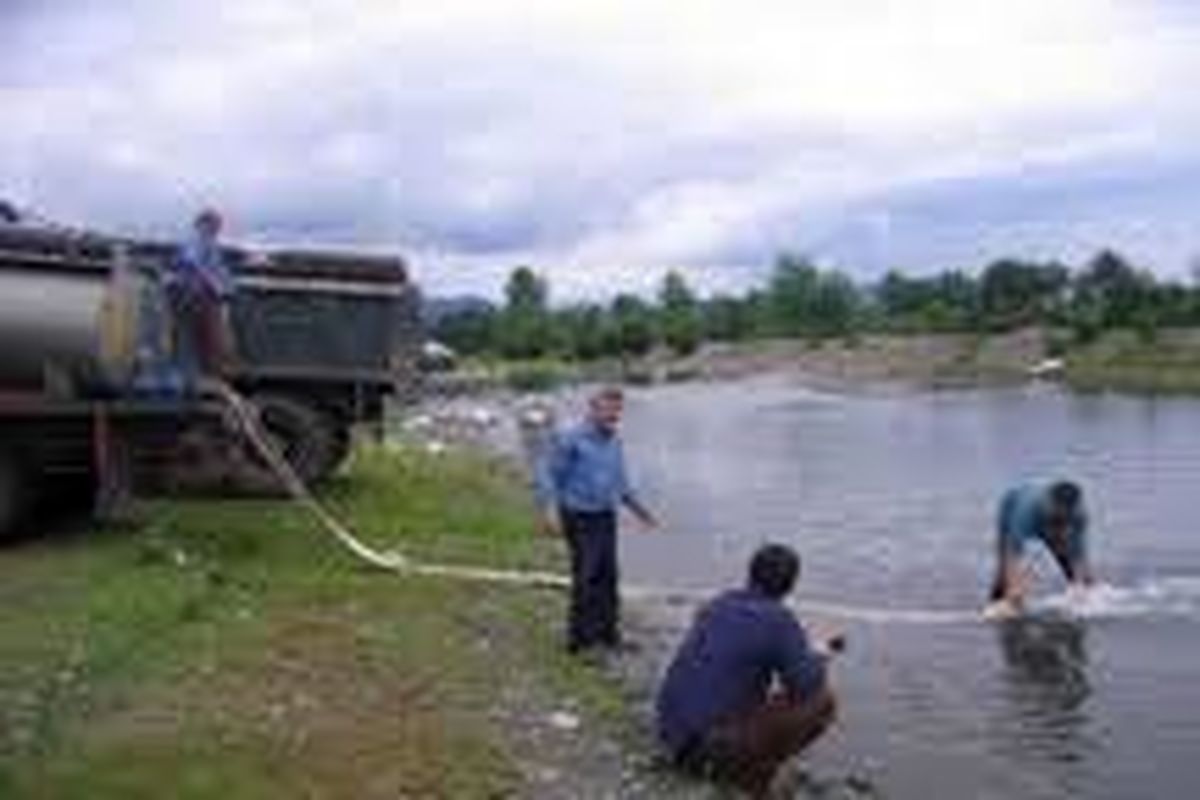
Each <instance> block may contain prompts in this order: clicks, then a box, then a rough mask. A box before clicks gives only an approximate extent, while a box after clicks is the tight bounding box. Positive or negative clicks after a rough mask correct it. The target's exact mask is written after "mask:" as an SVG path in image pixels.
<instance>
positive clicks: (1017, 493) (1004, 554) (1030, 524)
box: [987, 481, 1095, 615]
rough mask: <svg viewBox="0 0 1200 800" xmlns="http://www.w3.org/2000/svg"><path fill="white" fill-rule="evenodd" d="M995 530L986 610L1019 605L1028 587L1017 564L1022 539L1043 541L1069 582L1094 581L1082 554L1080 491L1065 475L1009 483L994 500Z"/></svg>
mask: <svg viewBox="0 0 1200 800" xmlns="http://www.w3.org/2000/svg"><path fill="white" fill-rule="evenodd" d="M996 533H997V541H996V544H997V547H996V577H995V578H994V579H993V581H992V591H991V596H990V598H989V599H990V600H991V603H990V605H989V606H988V610H987V613H988V614H990V615H1000V614H1006V613H1013V612H1017V611H1020V610H1021V607H1022V605H1023V604H1024V601H1025V595H1026V592H1027V590H1028V587H1027V586H1026V580H1027V579H1026V575H1025V570H1024V568H1023V567H1024V562H1023V560H1024V555H1025V545H1026V543H1028V542H1033V541H1038V542H1041V543H1042V544H1044V545H1045V546H1046V548H1047V549H1048V550H1049V551H1050V554H1051V555H1053V556H1054V560H1055V562H1056V563H1057V564H1058V567H1059V569H1061V570H1062V573H1063V576H1064V577H1065V578H1066V579H1067V580H1068V581H1069V582H1070V583H1071V584H1072V585H1073V586H1090V585H1092V583H1094V582H1095V576H1094V575H1093V574H1092V568H1091V564H1090V563H1089V562H1088V556H1087V512H1086V510H1085V509H1084V505H1083V491H1082V490H1081V489H1080V488H1079V486H1078V485H1077V484H1075V483H1072V482H1071V481H1058V482H1056V483H1052V484H1049V485H1047V486H1037V485H1024V486H1017V487H1015V488H1013V489H1009V490H1008V491H1007V492H1006V493H1005V494H1004V497H1003V499H1002V500H1001V501H1000V510H999V513H998V515H997V520H996Z"/></svg>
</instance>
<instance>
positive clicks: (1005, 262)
mask: <svg viewBox="0 0 1200 800" xmlns="http://www.w3.org/2000/svg"><path fill="white" fill-rule="evenodd" d="M1069 285H1070V271H1069V270H1068V269H1067V268H1066V267H1065V266H1063V265H1061V264H1055V263H1049V264H1037V263H1033V262H1027V261H1018V260H1016V259H1010V258H1006V259H1001V260H999V261H993V262H992V263H991V264H989V265H988V266H987V267H986V268H985V269H984V271H983V276H982V277H981V278H980V289H979V291H980V305H981V310H982V312H983V314H984V316H985V317H986V318H987V322H988V324H989V325H991V326H992V327H995V328H999V329H1006V328H1013V327H1017V326H1020V325H1028V324H1030V323H1034V322H1045V321H1046V320H1047V319H1049V318H1050V317H1052V316H1054V315H1055V314H1056V313H1057V312H1058V309H1059V308H1060V307H1061V306H1062V304H1063V302H1064V300H1065V296H1066V290H1067V288H1068V287H1069Z"/></svg>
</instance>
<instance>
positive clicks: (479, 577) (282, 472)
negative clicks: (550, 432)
mask: <svg viewBox="0 0 1200 800" xmlns="http://www.w3.org/2000/svg"><path fill="white" fill-rule="evenodd" d="M209 388H211V389H212V391H213V392H214V393H215V394H216V395H217V396H218V397H220V398H221V399H222V400H223V401H224V402H225V404H226V406H228V407H229V409H230V410H231V411H233V415H234V419H235V420H236V421H237V423H238V427H239V428H240V429H241V433H242V435H243V436H245V437H246V440H247V441H249V442H250V443H251V444H252V445H253V446H254V449H255V450H257V451H258V453H259V455H260V456H262V458H263V460H264V461H265V462H266V463H267V466H268V467H269V468H270V469H271V471H272V472H273V473H274V474H275V476H276V477H277V478H279V480H280V481H281V482H282V484H283V487H284V488H285V489H286V490H287V492H288V493H289V494H290V495H291V496H292V498H293V499H295V500H296V502H298V503H300V504H301V505H303V506H304V507H305V508H307V509H308V510H309V512H311V513H312V515H313V516H314V517H316V518H317V521H318V522H320V523H321V526H322V527H323V528H324V529H325V530H326V531H327V532H328V533H329V534H330V535H332V536H333V537H334V538H335V539H337V540H338V542H339V543H340V544H341V545H342V546H343V547H345V548H346V549H347V550H349V551H350V552H351V553H353V554H354V555H355V556H356V557H358V558H359V559H360V560H362V561H364V562H366V563H368V564H370V565H371V566H373V567H377V568H379V569H386V570H390V571H393V572H399V573H403V574H406V575H427V576H431V577H440V578H455V579H458V580H468V581H480V582H484V583H508V584H518V585H523V586H544V587H550V588H556V589H558V588H566V587H568V586H570V579H569V578H568V577H566V576H565V575H558V574H555V573H551V572H524V571H514V570H498V569H487V568H484V567H469V566H458V565H452V564H421V563H417V562H415V561H413V560H412V559H411V558H409V557H408V556H406V555H405V554H404V553H402V552H400V551H399V550H387V551H380V550H376V549H375V548H373V547H371V546H369V545H367V544H365V543H363V541H362V540H361V539H359V538H358V537H357V536H355V535H354V533H353V532H352V531H351V530H350V528H349V527H347V526H346V525H345V524H344V523H343V522H342V521H341V520H339V519H338V518H337V517H335V516H334V515H333V514H332V513H330V511H329V510H328V509H327V508H325V506H323V505H322V504H321V502H320V501H319V500H317V498H316V497H314V496H313V493H312V492H311V491H309V489H308V486H306V485H305V483H304V481H303V480H301V478H300V476H299V475H297V474H296V470H295V469H293V468H292V465H291V464H290V463H289V462H288V460H287V459H286V458H285V457H284V455H283V454H282V453H281V452H279V448H278V447H276V446H275V443H274V442H273V441H272V440H271V437H270V435H269V434H268V433H267V431H266V430H265V429H264V428H263V425H262V421H261V419H260V418H259V414H258V409H257V408H256V407H255V406H254V404H253V403H252V402H251V401H249V400H247V399H246V398H245V397H243V396H242V395H241V394H239V393H238V392H237V391H236V390H235V389H233V387H231V386H230V385H229V384H227V383H225V382H224V381H211V382H210V383H209Z"/></svg>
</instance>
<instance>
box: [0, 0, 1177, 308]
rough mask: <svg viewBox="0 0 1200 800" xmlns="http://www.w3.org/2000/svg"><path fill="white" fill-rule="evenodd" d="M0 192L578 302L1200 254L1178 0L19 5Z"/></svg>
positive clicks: (105, 225) (157, 227)
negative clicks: (827, 275) (790, 271)
mask: <svg viewBox="0 0 1200 800" xmlns="http://www.w3.org/2000/svg"><path fill="white" fill-rule="evenodd" d="M0 54H3V55H2V56H0V58H3V65H2V67H3V68H2V69H0V197H4V198H7V199H10V200H12V201H14V202H16V203H18V204H20V205H22V206H25V207H28V208H32V209H34V210H36V211H37V212H38V213H39V214H41V215H42V216H45V217H49V218H52V219H55V220H59V221H63V222H66V223H70V224H74V225H80V226H87V227H93V228H101V229H105V230H111V231H115V232H121V233H129V234H136V235H151V236H163V237H171V236H178V235H181V233H182V231H184V230H185V229H186V226H187V221H188V219H189V217H190V215H191V214H192V213H193V212H194V211H195V210H196V209H198V208H199V207H201V206H207V205H213V206H217V207H219V208H220V209H222V210H223V211H224V213H225V216H226V217H227V220H228V224H229V229H230V236H231V237H232V238H234V239H236V240H238V241H244V242H249V243H261V244H277V245H289V246H296V245H311V244H319V245H339V246H349V247H358V248H363V249H369V250H384V251H395V252H401V253H403V254H405V255H406V257H407V258H408V259H409V261H410V263H411V264H412V267H413V270H414V272H415V274H416V275H417V277H418V279H419V280H420V281H421V282H422V283H423V284H425V285H426V286H427V288H428V290H429V291H430V292H432V293H439V294H447V293H450V294H459V293H471V294H483V295H494V294H495V293H496V292H497V291H498V290H499V288H500V286H501V285H502V282H503V279H504V276H505V275H506V274H507V272H508V271H509V270H510V269H511V268H512V267H513V266H514V265H517V264H532V265H534V266H535V267H537V268H538V269H539V270H541V271H542V272H543V273H544V274H546V275H547V277H548V278H549V280H550V283H551V286H552V292H553V294H554V296H555V297H556V298H558V299H560V300H569V299H574V298H580V297H591V298H600V297H606V296H610V295H611V294H613V293H614V292H616V291H625V290H630V291H638V292H649V291H653V290H654V287H655V286H656V285H657V282H658V281H659V280H660V279H661V276H662V274H663V272H664V271H665V270H666V269H669V268H675V269H679V270H681V271H682V272H683V273H684V275H685V276H686V277H687V278H689V280H691V281H692V283H693V284H694V285H696V286H697V287H699V288H700V289H701V290H703V291H704V292H717V291H739V290H742V289H744V288H746V287H747V286H750V285H753V284H755V283H758V282H761V281H762V280H763V279H764V277H765V275H766V274H767V273H768V272H769V270H770V267H771V263H772V261H773V259H774V257H775V256H776V255H777V254H778V253H780V252H781V251H791V252H796V253H802V254H806V255H808V256H810V257H812V258H814V259H816V260H817V261H818V263H821V264H825V265H828V266H835V267H838V268H841V269H844V270H847V271H849V272H851V273H852V274H854V275H855V276H857V277H860V278H862V279H871V278H873V277H877V276H878V275H880V274H882V273H883V272H884V271H886V270H887V269H890V268H900V269H904V270H907V271H911V272H915V273H926V272H932V271H936V270H941V269H946V268H967V269H975V268H979V267H980V266H982V265H983V264H984V263H985V262H986V261H987V260H988V259H990V258H996V257H1000V256H1004V255H1013V256H1022V257H1030V258H1060V259H1064V260H1067V261H1068V262H1071V263H1079V262H1081V261H1083V260H1084V259H1086V258H1087V257H1088V256H1089V255H1090V254H1092V253H1094V252H1095V251H1096V250H1098V249H1099V248H1101V247H1106V246H1109V247H1116V248H1118V249H1120V250H1121V251H1122V252H1125V253H1126V254H1127V255H1128V256H1130V257H1131V258H1133V260H1135V261H1136V262H1137V263H1139V264H1140V265H1143V266H1145V267H1146V268H1149V269H1153V270H1154V271H1155V272H1157V273H1159V274H1162V275H1170V276H1184V275H1187V274H1189V271H1190V269H1191V266H1192V265H1193V264H1194V263H1195V262H1196V256H1197V254H1198V253H1200V224H1197V223H1200V135H1198V134H1200V100H1198V99H1197V92H1196V89H1195V77H1194V76H1195V75H1197V74H1200V4H1193V3H1189V2H1187V1H1186V0H1138V1H1137V2H1133V0H1119V1H1118V0H1054V2H1046V0H991V1H987V0H902V1H901V0H892V1H891V2H889V1H888V0H836V1H835V0H825V1H824V2H812V1H810V0H686V1H685V0H669V1H667V0H664V1H663V2H653V0H643V1H642V2H637V3H634V2H622V1H621V0H513V2H498V1H493V2H482V0H437V2H433V3H430V2H420V3H418V2H415V0H377V1H373V0H357V2H342V1H339V0H307V2H306V1H305V0H208V2H205V3H185V2H174V0H108V1H107V2H103V3H97V2H88V1H87V0H0Z"/></svg>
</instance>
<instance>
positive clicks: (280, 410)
mask: <svg viewBox="0 0 1200 800" xmlns="http://www.w3.org/2000/svg"><path fill="white" fill-rule="evenodd" d="M251 401H252V402H253V403H254V405H255V407H257V408H258V414H259V419H260V420H261V421H262V424H263V427H264V428H266V430H267V432H268V433H269V434H270V435H271V437H272V438H273V439H274V440H275V444H276V446H277V447H279V449H280V450H281V451H282V453H283V457H284V458H286V459H287V460H288V463H289V464H291V465H292V469H294V470H295V471H296V474H297V475H298V476H299V477H300V479H301V480H303V481H304V482H305V483H306V484H312V483H315V482H317V481H319V480H321V479H322V478H324V477H326V476H327V475H328V474H329V471H330V469H331V466H332V465H333V464H334V462H336V460H337V450H338V437H337V425H336V423H335V422H334V421H333V420H332V419H331V418H330V416H329V415H328V414H326V413H324V412H323V411H321V409H319V408H316V407H315V406H313V405H312V404H311V403H308V402H305V401H304V400H300V399H298V398H296V397H291V396H288V395H284V394H272V393H264V394H258V395H254V397H252V398H251ZM252 452H253V450H252ZM255 455H256V460H258V461H261V459H260V458H257V454H255Z"/></svg>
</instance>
